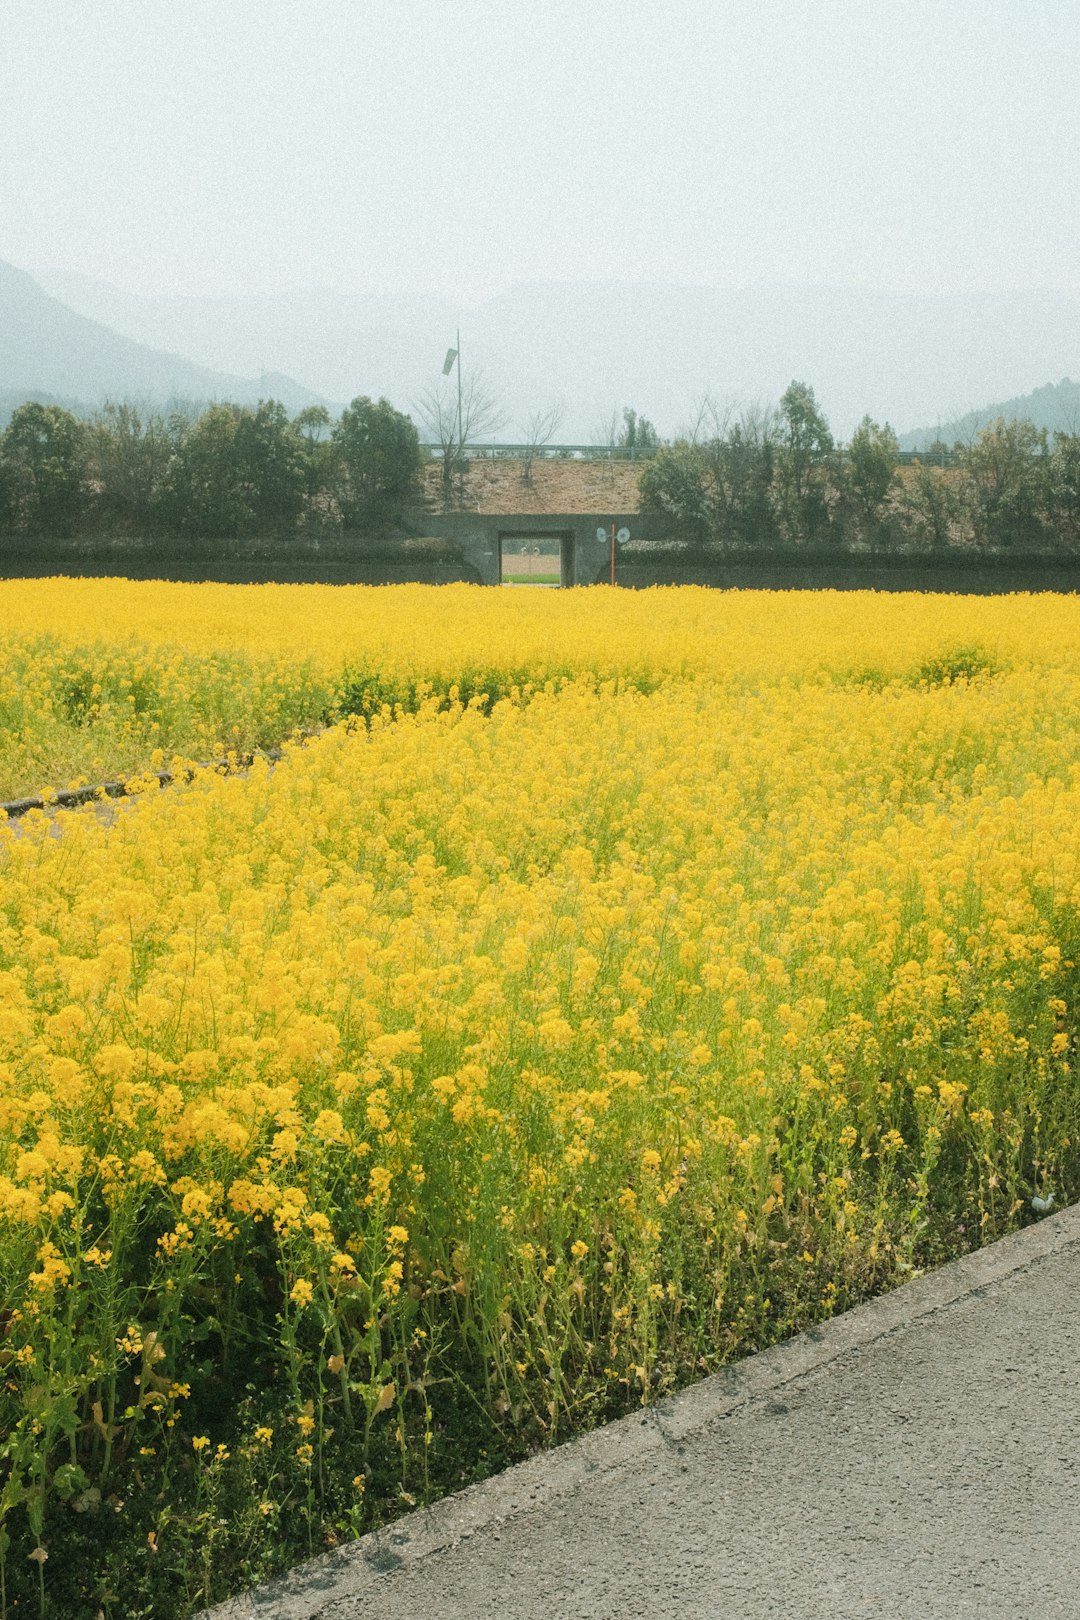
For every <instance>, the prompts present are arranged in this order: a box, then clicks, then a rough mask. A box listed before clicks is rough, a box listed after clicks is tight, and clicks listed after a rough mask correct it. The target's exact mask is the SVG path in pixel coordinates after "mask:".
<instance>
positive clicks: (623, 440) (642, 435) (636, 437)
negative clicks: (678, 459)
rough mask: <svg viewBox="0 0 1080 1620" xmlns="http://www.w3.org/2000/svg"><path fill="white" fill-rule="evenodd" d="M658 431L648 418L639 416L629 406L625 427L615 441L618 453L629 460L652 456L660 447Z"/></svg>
mask: <svg viewBox="0 0 1080 1620" xmlns="http://www.w3.org/2000/svg"><path fill="white" fill-rule="evenodd" d="M659 443H660V439H659V436H658V434H657V431H656V429H655V428H654V427H653V425H652V423H651V422H650V421H649V418H648V417H647V416H639V415H638V413H637V411H635V410H632V409H631V407H630V406H629V405H627V406H626V408H625V409H624V411H623V425H622V430H621V432H620V434H619V437H618V438H617V439H616V441H615V449H616V452H617V453H618V454H619V455H620V456H623V457H625V458H626V459H628V460H631V461H632V460H633V458H634V457H635V456H642V455H646V456H647V455H651V454H652V452H653V451H654V450H655V449H657V447H658V446H659Z"/></svg>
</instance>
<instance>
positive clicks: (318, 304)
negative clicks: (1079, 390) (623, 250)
mask: <svg viewBox="0 0 1080 1620" xmlns="http://www.w3.org/2000/svg"><path fill="white" fill-rule="evenodd" d="M8 273H9V274H10V273H11V272H8ZM13 273H14V274H15V275H16V276H19V275H21V274H23V273H21V272H13ZM24 279H25V280H26V281H28V282H31V278H30V277H29V276H26V277H25V278H24ZM36 279H37V280H38V281H39V282H40V283H41V284H42V286H43V287H44V288H45V289H46V290H47V292H48V293H49V294H51V295H52V299H51V302H52V303H53V304H54V305H56V306H57V307H62V306H69V314H70V311H75V312H77V315H78V316H81V317H82V318H83V319H84V320H85V321H89V322H93V323H96V327H95V330H96V331H97V333H98V334H99V335H100V334H101V333H102V332H105V331H106V330H107V332H108V335H109V336H110V337H112V338H114V339H115V340H116V341H125V340H126V341H127V342H128V343H129V344H134V345H135V346H136V347H137V348H138V349H139V351H140V352H141V353H143V354H146V353H152V354H154V355H155V357H156V359H157V361H158V363H159V365H160V363H161V362H167V366H166V371H167V372H168V376H169V386H168V388H167V389H165V390H164V392H165V393H166V395H168V396H176V395H179V396H181V397H183V396H187V397H196V398H211V397H213V398H222V397H232V398H235V399H237V401H238V402H240V403H246V402H248V401H252V400H253V399H255V398H257V397H259V396H260V395H262V396H265V395H268V394H273V395H275V396H278V397H281V398H282V399H283V401H284V403H285V404H286V405H287V406H289V408H290V409H296V408H299V406H300V405H302V404H306V403H310V402H313V401H315V400H317V399H322V400H337V401H345V400H349V399H352V398H354V397H355V396H356V395H358V394H367V395H370V396H371V397H373V398H377V397H379V396H380V395H383V396H385V397H386V398H388V399H389V400H391V402H392V403H393V404H394V405H396V406H397V407H398V408H399V409H401V410H405V411H409V412H410V413H411V414H412V415H413V416H414V417H418V409H417V407H418V404H419V402H420V400H421V399H422V396H423V394H424V393H425V392H426V391H427V390H428V389H430V388H432V387H433V386H435V385H437V384H438V382H439V380H440V373H441V367H442V361H443V357H444V355H445V353H446V349H447V346H448V345H450V344H452V343H453V342H454V333H455V331H456V329H457V327H458V325H459V324H460V326H461V333H462V350H463V359H464V366H465V374H466V379H468V377H469V375H470V373H472V374H475V372H476V370H477V369H480V370H482V372H483V374H484V376H485V379H486V382H487V384H488V385H489V388H490V391H491V392H492V393H493V394H494V395H495V396H496V398H497V399H498V401H499V403H500V406H501V409H500V411H499V413H498V414H499V418H500V420H499V424H498V426H497V427H496V428H495V429H494V430H493V431H492V432H491V434H490V435H489V437H492V438H496V439H500V440H507V439H509V440H513V439H516V438H519V437H521V435H522V431H523V424H524V423H525V421H526V420H527V419H528V417H529V416H530V415H531V414H533V413H534V412H535V411H536V410H537V409H539V408H544V407H546V406H547V405H549V404H550V403H551V402H552V401H553V400H562V401H564V402H565V405H566V411H565V415H564V417H563V420H562V423H561V425H560V428H559V432H558V435H557V437H558V438H559V439H560V440H561V441H563V442H602V441H603V437H604V429H603V426H602V424H604V423H605V422H607V421H608V420H609V419H610V416H611V413H612V410H613V409H617V408H619V407H621V406H622V405H633V406H635V407H636V408H637V409H638V410H639V411H641V412H643V413H645V414H646V415H647V416H648V417H649V418H650V419H651V420H652V421H653V422H655V424H656V426H657V428H658V429H659V431H660V433H661V434H662V435H663V436H664V437H673V436H674V435H676V434H677V433H679V432H680V431H682V430H684V429H685V428H686V427H687V426H688V425H689V424H690V422H691V420H692V418H693V416H694V413H695V408H696V405H697V402H698V401H699V400H700V398H701V396H702V395H703V394H704V393H706V392H708V393H710V394H711V395H712V396H713V397H714V398H716V399H718V400H720V401H730V402H731V403H732V405H733V406H734V408H736V409H738V408H739V406H741V405H745V404H764V405H770V404H775V402H776V401H777V400H778V399H779V397H780V395H781V394H782V393H783V391H784V389H785V388H786V387H787V385H788V383H789V382H790V381H791V380H792V378H795V377H797V378H799V379H800V380H803V381H806V382H808V383H810V384H812V385H813V387H814V389H815V392H816V394H817V397H818V399H819V401H820V403H821V405H822V407H823V409H824V410H825V412H826V415H827V416H828V418H829V420H830V422H831V424H832V427H833V430H834V432H835V433H836V434H837V435H838V437H841V438H846V437H848V436H849V435H850V433H851V431H852V429H853V428H854V427H855V425H856V424H857V422H858V421H859V419H860V418H861V417H862V416H863V415H864V414H869V415H870V416H872V417H874V418H875V419H876V420H877V421H881V422H884V421H889V422H891V423H892V424H893V426H894V427H899V426H900V425H901V424H904V423H910V422H920V423H928V422H929V423H935V424H938V423H940V424H943V425H944V424H955V423H958V422H960V421H962V420H964V418H965V413H966V412H967V411H968V408H969V406H970V403H971V401H972V400H986V399H1009V400H1014V399H1018V398H1019V397H1020V396H1021V395H1022V393H1023V390H1024V389H1036V390H1038V389H1040V385H1042V384H1044V383H1045V379H1046V378H1047V377H1048V376H1058V377H1060V376H1062V374H1063V373H1066V374H1070V375H1073V374H1075V375H1080V303H1078V302H1077V301H1076V300H1074V299H1071V298H1069V297H1068V296H1066V295H1065V294H1062V293H1057V292H1053V291H1047V290H1043V291H1039V290H1034V291H1026V292H1012V293H995V294H970V295H960V294H956V295H948V296H945V295H933V296H929V295H926V296H924V295H917V294H901V293H895V294H894V293H878V292H866V291H858V290H847V289H842V288H835V287H792V286H779V285H775V286H758V287H753V288H747V289H744V290H742V291H732V290H724V289H719V288H715V287H709V286H699V285H687V286H682V285H676V284H665V283H645V282H582V283H577V282H534V283H520V284H516V285H514V286H512V287H510V288H508V289H506V290H505V291H503V292H500V293H498V294H496V295H494V296H491V297H487V298H485V299H483V300H480V301H478V302H476V303H474V304H473V305H472V306H471V307H469V308H466V309H461V308H459V307H458V306H456V305H454V304H452V303H451V302H450V301H449V300H447V299H446V298H443V297H440V296H439V295H437V294H427V293H410V292H408V291H402V292H401V293H400V294H397V293H394V294H377V293H356V294H351V293H343V292H340V291H334V290H332V289H329V288H325V287H310V288H300V289H297V290H294V291H290V292H284V293H274V294H243V293H236V294H229V295H223V296H217V297H208V296H187V295H173V294H169V295H146V294H137V293H129V292H126V291H124V290H123V289H121V288H118V287H115V286H112V285H110V284H109V283H106V282H102V281H98V280H95V279H93V278H91V277H88V276H83V275H79V274H75V273H72V272H66V271H51V272H42V273H40V274H39V275H38V276H37V278H36ZM32 284H33V283H32V282H31V285H32ZM38 291H39V296H42V297H43V296H44V294H42V293H41V292H40V289H38ZM3 302H6V291H5V283H4V280H3V278H2V277H0V386H3V387H5V388H7V387H8V386H9V385H10V384H12V383H14V382H16V381H17V380H23V381H25V383H26V385H27V386H31V385H32V386H33V387H35V388H38V389H47V390H48V391H51V392H54V393H56V394H58V395H64V396H68V397H73V398H85V397H93V398H95V399H96V398H98V397H100V391H99V390H98V389H94V390H92V391H90V390H88V389H87V387H86V384H85V382H84V381H83V379H82V378H81V377H78V376H70V377H69V376H65V375H64V374H63V368H62V367H57V366H56V365H51V366H50V367H47V368H46V369H45V371H44V372H42V373H39V375H38V376H37V377H34V376H32V375H30V374H29V373H26V374H25V376H24V377H23V378H21V379H17V378H15V377H14V376H13V374H12V371H11V368H10V366H8V365H7V364H6V360H5V356H4V352H3V338H2V333H3V330H4V322H5V319H6V316H5V313H4V310H3ZM181 355H182V356H184V357H185V359H184V360H180V359H179V358H177V357H178V356H181ZM169 367H171V368H172V371H171V372H170V371H169ZM182 367H186V368H187V369H188V371H189V373H190V372H194V373H195V374H196V377H197V378H201V379H204V380H203V381H202V383H201V386H197V384H196V381H195V380H194V379H192V380H190V381H188V382H186V383H174V377H173V373H177V374H178V372H179V368H182ZM275 373H279V374H280V373H284V374H285V375H284V378H283V379H281V380H280V381H279V378H278V377H277V376H275V375H274V374H275ZM252 377H255V378H256V379H257V380H256V381H250V380H247V379H251V378H252ZM295 377H301V378H303V379H304V382H303V385H301V384H298V383H294V382H292V379H293V378H295ZM207 378H211V379H212V384H211V382H208V381H206V380H205V379H207ZM242 379H243V380H242ZM449 386H451V387H452V386H453V379H451V381H450V384H449ZM109 391H110V392H111V393H112V394H113V395H114V396H115V395H117V394H118V393H121V392H125V393H128V394H132V393H137V394H140V395H143V396H145V395H146V394H147V393H148V392H149V390H148V389H147V388H146V387H138V386H130V385H129V386H128V387H127V388H126V389H119V388H118V387H117V386H116V385H115V384H113V385H112V386H111V387H110V390H109ZM160 393H161V391H160V390H159V391H158V393H157V396H156V397H158V398H159V399H160ZM990 409H991V410H996V409H997V408H996V407H993V408H990ZM976 414H979V413H976ZM982 414H985V412H984V413H982ZM420 425H421V429H422V430H423V424H422V423H421V424H420ZM941 431H944V426H943V427H942V429H941ZM938 433H939V428H938V426H936V425H935V426H934V427H932V428H919V429H912V430H910V431H908V432H905V433H903V434H902V443H904V444H908V443H909V442H910V443H916V444H922V443H927V442H929V441H930V440H932V439H934V438H936V437H937V436H938Z"/></svg>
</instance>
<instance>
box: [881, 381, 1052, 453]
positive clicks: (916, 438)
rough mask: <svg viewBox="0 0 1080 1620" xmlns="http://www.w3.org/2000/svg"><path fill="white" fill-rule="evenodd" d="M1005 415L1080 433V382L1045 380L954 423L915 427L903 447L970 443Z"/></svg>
mask: <svg viewBox="0 0 1080 1620" xmlns="http://www.w3.org/2000/svg"><path fill="white" fill-rule="evenodd" d="M998 417H1002V418H1003V419H1004V420H1005V421H1006V422H1019V421H1027V422H1034V424H1035V426H1036V427H1038V428H1045V429H1046V432H1047V433H1049V434H1054V433H1080V383H1076V382H1073V381H1072V379H1071V378H1070V377H1062V379H1061V381H1060V382H1059V383H1045V384H1044V385H1043V387H1042V388H1035V389H1033V390H1032V392H1031V393H1030V394H1020V395H1018V396H1017V397H1016V398H1015V399H1003V400H1001V401H999V403H998V404H996V405H986V406H984V407H983V408H982V409H981V410H978V411H968V412H966V413H965V415H963V416H958V417H956V418H955V419H954V420H953V421H951V422H941V423H939V424H938V425H937V426H936V427H933V428H918V429H913V430H912V432H910V433H905V434H904V435H903V437H902V438H901V440H900V448H901V449H902V450H925V449H926V448H927V446H928V445H930V444H933V443H934V441H935V440H937V439H940V440H941V441H942V443H944V444H948V445H952V444H956V443H960V444H967V443H969V442H970V441H971V440H972V439H974V438H975V437H976V435H977V434H978V433H979V432H980V430H981V429H982V428H985V427H989V426H990V425H991V424H992V423H993V422H996V421H997V419H998Z"/></svg>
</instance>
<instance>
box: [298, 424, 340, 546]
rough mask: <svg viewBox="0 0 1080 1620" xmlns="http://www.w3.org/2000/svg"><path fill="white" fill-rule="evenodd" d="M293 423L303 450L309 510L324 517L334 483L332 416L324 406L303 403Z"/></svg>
mask: <svg viewBox="0 0 1080 1620" xmlns="http://www.w3.org/2000/svg"><path fill="white" fill-rule="evenodd" d="M292 425H293V432H294V433H295V434H296V435H297V437H298V438H299V440H300V444H301V446H302V449H303V456H304V478H305V484H306V487H307V497H308V505H309V511H310V512H311V513H312V515H313V516H315V517H316V518H325V517H326V516H327V508H328V506H329V501H330V498H331V495H332V493H333V482H334V447H333V444H332V443H331V435H332V432H333V425H334V424H333V419H332V418H331V415H330V412H329V411H328V410H327V409H326V406H325V405H305V407H304V409H303V410H302V411H301V412H300V414H299V415H298V416H294V417H293V424H292Z"/></svg>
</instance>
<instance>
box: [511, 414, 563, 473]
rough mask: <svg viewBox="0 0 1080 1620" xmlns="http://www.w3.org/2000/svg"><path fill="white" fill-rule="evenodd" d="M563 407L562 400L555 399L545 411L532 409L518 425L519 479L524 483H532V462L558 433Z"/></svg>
mask: <svg viewBox="0 0 1080 1620" xmlns="http://www.w3.org/2000/svg"><path fill="white" fill-rule="evenodd" d="M564 411H565V407H564V406H563V404H562V401H561V400H559V401H556V403H555V404H554V405H551V406H549V407H548V409H547V410H546V411H534V412H533V413H532V415H531V416H530V417H528V418H527V420H526V421H525V422H523V423H520V424H519V426H518V432H519V433H520V434H521V481H522V483H524V484H531V483H532V475H533V462H534V461H535V460H536V458H537V456H538V455H539V454H540V452H541V450H543V449H544V448H545V447H546V446H547V445H549V444H550V443H551V441H552V439H553V438H554V437H555V435H556V433H558V431H559V428H560V426H561V425H562V419H563V414H564Z"/></svg>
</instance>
